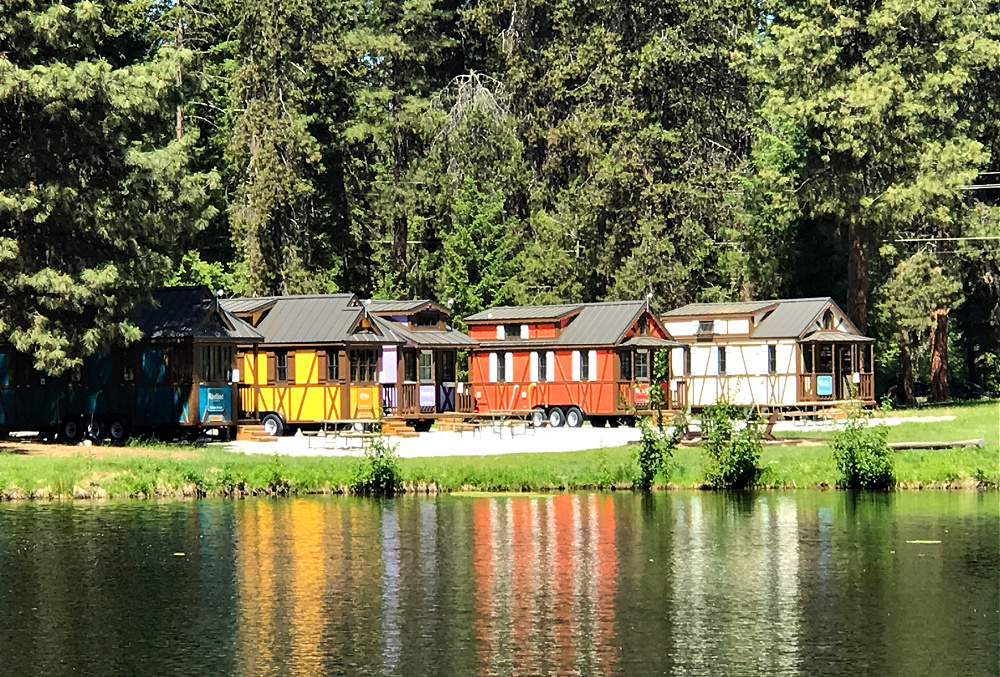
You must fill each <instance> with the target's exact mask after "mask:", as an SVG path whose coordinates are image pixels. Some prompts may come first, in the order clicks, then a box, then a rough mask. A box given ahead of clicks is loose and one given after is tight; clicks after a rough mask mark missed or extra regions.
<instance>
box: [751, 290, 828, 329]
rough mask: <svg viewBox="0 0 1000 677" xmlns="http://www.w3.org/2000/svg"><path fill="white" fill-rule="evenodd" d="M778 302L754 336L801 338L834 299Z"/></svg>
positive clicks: (783, 300) (785, 300) (758, 326)
mask: <svg viewBox="0 0 1000 677" xmlns="http://www.w3.org/2000/svg"><path fill="white" fill-rule="evenodd" d="M777 303H778V307H777V308H775V309H774V310H773V311H771V313H769V314H768V315H767V317H765V318H764V319H763V320H762V321H761V323H760V324H758V325H757V328H756V329H754V331H753V334H751V336H752V337H753V338H799V337H800V336H802V335H803V334H804V333H806V331H808V330H809V326H810V325H811V324H812V323H813V321H814V320H815V319H816V318H817V317H819V314H820V313H822V312H823V310H824V309H825V308H826V307H827V305H830V304H833V299H831V298H829V297H827V298H814V299H782V300H781V301H778V302H777ZM834 305H835V304H834Z"/></svg>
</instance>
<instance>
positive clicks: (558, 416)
mask: <svg viewBox="0 0 1000 677" xmlns="http://www.w3.org/2000/svg"><path fill="white" fill-rule="evenodd" d="M565 424H566V414H564V413H563V410H562V409H560V408H559V407H552V408H551V409H549V427H550V428H561V427H563V425H565Z"/></svg>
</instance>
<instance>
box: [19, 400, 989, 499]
mask: <svg viewBox="0 0 1000 677" xmlns="http://www.w3.org/2000/svg"><path fill="white" fill-rule="evenodd" d="M891 415H893V416H900V417H913V416H920V415H923V416H956V419H955V420H954V421H941V422H933V423H926V422H913V423H903V424H900V425H898V426H893V427H891V428H890V429H889V431H890V432H889V440H890V441H893V442H895V441H928V440H930V441H944V440H959V439H975V438H979V437H982V438H984V439H985V441H986V443H985V447H984V448H982V449H949V450H911V451H900V452H897V453H896V454H895V456H894V459H895V474H896V479H897V481H898V482H900V483H901V484H902V485H903V486H918V485H924V486H927V485H934V486H942V485H945V484H952V485H963V486H975V485H977V484H979V485H980V486H982V485H992V486H996V485H997V483H998V481H1000V430H998V428H1000V404H998V403H997V402H989V403H979V404H975V405H966V406H944V407H924V408H921V409H919V410H906V411H901V412H892V414H891ZM786 434H787V435H791V436H796V434H797V433H796V432H795V431H792V432H789V433H786ZM820 435H822V436H825V437H829V436H830V435H832V433H830V432H825V433H820ZM816 442H818V444H817V443H816ZM816 442H814V443H812V445H811V446H801V445H800V446H766V447H765V448H764V451H763V453H762V455H761V465H762V467H763V469H764V471H763V474H762V477H761V481H762V483H764V484H765V485H767V486H774V487H798V488H807V487H824V486H832V485H834V484H835V483H836V480H837V474H836V472H837V471H836V467H835V465H834V462H833V456H832V451H831V449H830V446H829V443H828V442H826V441H825V440H816ZM165 449H166V450H171V451H183V452H185V453H184V454H183V456H184V457H183V458H162V457H156V456H154V455H153V454H156V453H158V454H159V455H160V456H164V455H167V456H169V455H170V454H163V452H164V450H165ZM635 454H636V447H635V446H621V447H613V448H607V449H594V450H590V451H579V452H563V453H537V454H509V455H501V456H449V457H428V458H412V459H400V461H399V469H400V479H401V480H402V482H403V483H404V485H405V486H406V487H407V488H409V489H421V490H423V489H430V490H433V489H437V490H444V491H459V490H480V491H550V490H554V489H582V488H595V487H601V488H610V487H618V488H628V487H630V486H631V481H632V479H633V477H634V476H635V472H636V469H635V461H634V458H635ZM180 455H181V454H178V456H180ZM362 462H363V461H362V459H359V458H357V457H342V456H334V457H320V456H307V457H290V456H276V455H267V454H239V453H230V452H226V451H224V450H222V449H220V448H217V447H211V446H209V447H204V446H193V445H184V446H181V445H176V446H165V445H137V446H135V447H132V448H130V449H129V453H127V454H118V455H113V456H108V457H104V458H100V457H97V456H94V455H88V452H87V451H86V450H81V454H80V455H77V456H43V455H20V454H13V453H0V492H2V493H3V495H5V496H6V497H8V498H17V497H31V496H35V497H39V498H51V497H61V496H62V497H68V496H73V495H74V494H75V495H77V496H87V495H91V496H107V495H110V496H116V497H150V496H177V495H185V496H201V495H246V494H262V493H263V494H266V493H282V494H284V493H331V492H339V491H344V490H345V488H346V487H347V486H349V485H350V484H351V481H352V479H353V478H354V477H355V474H356V471H357V469H358V467H359V464H361V463H362ZM702 480H703V474H702V450H701V449H700V448H699V447H681V448H679V449H677V450H676V452H675V454H674V457H673V459H671V462H670V464H669V466H668V470H667V472H666V473H662V474H661V475H660V476H658V477H657V478H656V481H657V482H658V483H659V484H661V485H662V484H667V483H669V484H671V485H673V486H679V487H697V486H700V485H701V484H702Z"/></svg>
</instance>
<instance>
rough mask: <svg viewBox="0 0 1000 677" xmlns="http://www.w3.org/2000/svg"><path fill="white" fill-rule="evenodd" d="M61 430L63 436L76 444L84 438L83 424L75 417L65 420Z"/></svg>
mask: <svg viewBox="0 0 1000 677" xmlns="http://www.w3.org/2000/svg"><path fill="white" fill-rule="evenodd" d="M60 432H61V433H62V435H61V437H62V438H63V439H64V440H66V441H67V442H69V443H71V444H76V443H77V442H79V441H80V440H81V439H82V438H83V426H82V425H80V422H79V421H78V420H76V419H75V418H71V419H69V420H67V421H63V424H62V428H61V429H60Z"/></svg>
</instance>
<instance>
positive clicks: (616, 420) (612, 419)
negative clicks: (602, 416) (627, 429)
mask: <svg viewBox="0 0 1000 677" xmlns="http://www.w3.org/2000/svg"><path fill="white" fill-rule="evenodd" d="M621 424H622V421H621V419H620V418H618V417H617V416H612V417H610V418H609V419H608V425H609V426H611V427H612V428H617V427H618V426H620V425H621Z"/></svg>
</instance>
